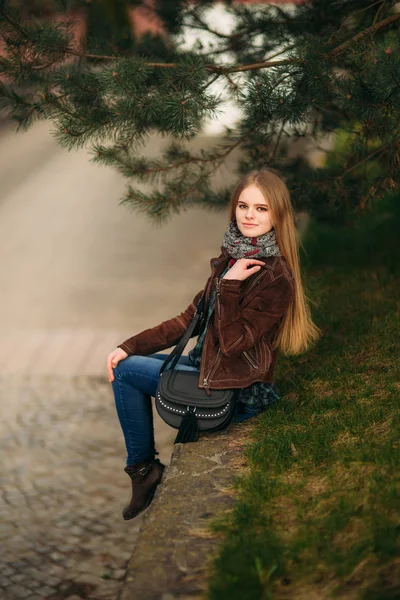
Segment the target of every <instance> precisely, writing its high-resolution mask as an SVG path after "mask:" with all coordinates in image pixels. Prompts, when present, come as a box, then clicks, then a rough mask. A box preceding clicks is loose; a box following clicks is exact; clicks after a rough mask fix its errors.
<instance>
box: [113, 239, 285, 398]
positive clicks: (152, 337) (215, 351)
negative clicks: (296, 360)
mask: <svg viewBox="0 0 400 600" xmlns="http://www.w3.org/2000/svg"><path fill="white" fill-rule="evenodd" d="M221 251H222V253H221V254H220V256H219V257H218V258H212V259H211V261H210V265H211V275H210V277H209V278H208V280H207V283H206V285H205V288H204V289H205V290H206V296H205V314H207V307H208V304H209V300H210V296H211V292H212V290H213V289H215V288H216V292H217V295H216V302H215V310H214V312H213V315H212V317H211V318H210V321H209V323H208V327H207V332H206V336H205V338H204V342H203V349H202V355H201V364H200V376H199V383H198V387H199V388H205V389H206V391H207V389H208V388H211V389H224V388H227V389H229V388H243V387H247V386H249V385H251V384H252V383H254V382H256V381H262V382H265V383H268V382H272V381H273V376H274V370H275V363H276V358H277V349H275V350H273V349H272V342H273V340H274V339H275V336H276V333H277V330H278V327H279V324H280V322H281V320H282V318H283V316H284V314H285V312H286V310H287V308H288V306H289V305H290V302H291V301H292V299H293V295H294V284H293V276H292V273H291V271H290V270H289V267H288V264H287V262H286V260H285V258H283V257H282V256H271V257H267V258H262V259H261V260H262V261H263V262H265V266H263V267H261V269H260V270H259V271H258V272H257V273H254V275H251V276H250V277H248V278H247V279H245V280H244V281H241V280H239V279H220V275H221V274H222V272H223V271H224V269H225V268H226V267H227V265H228V262H229V260H230V259H231V257H230V256H229V254H228V252H227V250H226V248H224V247H223V246H222V247H221ZM204 289H203V290H201V291H200V292H198V293H197V294H196V296H195V297H194V299H193V302H192V303H191V304H190V305H189V306H188V308H187V309H186V310H185V311H184V312H182V313H181V314H179V315H178V316H176V317H174V318H172V319H168V320H167V321H163V322H162V323H160V324H159V325H157V326H156V327H153V328H151V329H146V330H145V331H142V332H141V333H138V334H137V335H134V336H133V337H131V338H128V339H127V340H125V341H124V342H123V343H122V344H119V346H118V347H119V348H122V350H125V352H126V353H127V354H128V355H132V354H139V355H142V356H148V355H149V354H153V353H155V352H159V351H160V350H165V349H166V348H169V347H171V346H174V345H176V344H177V342H178V341H179V339H180V338H181V337H182V335H183V334H184V332H185V331H186V329H187V327H188V325H189V323H190V321H191V320H192V318H193V315H194V313H195V311H196V307H197V304H198V302H199V301H200V298H201V296H202V293H203V291H204ZM196 329H198V328H197V327H196ZM196 329H195V331H194V332H193V335H192V337H193V336H195V335H197V334H198V331H196Z"/></svg>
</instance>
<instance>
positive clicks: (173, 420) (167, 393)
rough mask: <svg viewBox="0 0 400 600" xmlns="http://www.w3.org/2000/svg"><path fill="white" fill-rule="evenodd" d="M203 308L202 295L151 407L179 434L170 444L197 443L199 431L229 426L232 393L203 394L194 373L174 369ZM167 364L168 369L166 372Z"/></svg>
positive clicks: (160, 382)
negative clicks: (154, 407)
mask: <svg viewBox="0 0 400 600" xmlns="http://www.w3.org/2000/svg"><path fill="white" fill-rule="evenodd" d="M204 304H205V292H204V293H203V296H202V297H201V299H200V302H199V304H198V306H197V309H196V312H195V315H194V317H193V319H192V321H191V322H190V324H189V327H188V328H187V330H186V332H185V333H184V335H183V336H182V337H181V339H180V340H179V342H178V344H177V345H176V346H175V348H174V349H173V350H172V352H171V353H170V354H169V355H168V357H167V358H166V359H165V361H164V362H163V364H162V366H161V370H160V379H159V382H158V386H157V391H156V395H155V405H156V409H157V412H158V414H159V415H160V417H161V418H162V419H163V420H164V421H165V422H166V423H167V424H168V425H170V426H171V427H174V428H175V429H178V430H179V431H178V434H177V436H176V439H175V442H174V444H179V443H186V442H197V441H198V439H199V432H200V431H209V432H211V431H219V430H221V429H225V427H227V426H228V425H229V423H230V422H231V420H232V417H233V412H234V409H235V390H229V389H226V390H208V393H206V391H205V390H204V389H203V388H199V387H198V386H197V384H198V380H199V372H198V371H180V370H176V369H175V368H174V367H175V365H176V364H177V362H178V360H179V358H180V356H181V354H182V352H183V349H184V348H185V346H186V344H187V343H188V341H189V339H190V337H191V335H192V334H193V332H194V331H195V327H196V326H197V325H198V324H199V323H201V322H202V318H203V312H204ZM171 360H172V363H171V368H170V369H167V368H166V367H167V364H168V363H169V362H170V361H171Z"/></svg>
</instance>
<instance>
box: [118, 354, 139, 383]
mask: <svg viewBox="0 0 400 600" xmlns="http://www.w3.org/2000/svg"><path fill="white" fill-rule="evenodd" d="M138 358H143V356H139V355H137V354H131V355H130V356H127V357H126V358H124V359H123V360H120V361H119V363H118V364H117V366H116V367H115V368H114V369H113V371H114V377H117V378H120V377H123V376H124V374H125V373H129V372H130V373H131V372H132V371H133V372H134V371H136V370H137V367H138Z"/></svg>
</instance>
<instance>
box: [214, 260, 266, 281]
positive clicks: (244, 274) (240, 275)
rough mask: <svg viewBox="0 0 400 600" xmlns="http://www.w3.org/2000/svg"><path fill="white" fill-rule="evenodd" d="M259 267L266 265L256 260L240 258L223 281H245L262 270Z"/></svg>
mask: <svg viewBox="0 0 400 600" xmlns="http://www.w3.org/2000/svg"><path fill="white" fill-rule="evenodd" d="M251 265H254V266H251ZM259 265H265V262H263V261H262V260H256V259H255V258H239V259H238V260H237V261H236V262H235V264H234V265H233V267H231V268H230V269H229V271H228V272H227V273H226V275H225V276H224V277H223V278H222V279H239V280H240V281H244V280H245V279H247V278H248V277H250V276H251V275H254V273H257V271H259V270H260V269H261V266H259Z"/></svg>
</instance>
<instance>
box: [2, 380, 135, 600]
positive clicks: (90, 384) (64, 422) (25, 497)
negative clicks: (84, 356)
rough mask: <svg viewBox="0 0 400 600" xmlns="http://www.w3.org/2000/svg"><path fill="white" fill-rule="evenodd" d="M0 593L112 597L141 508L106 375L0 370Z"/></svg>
mask: <svg viewBox="0 0 400 600" xmlns="http://www.w3.org/2000/svg"><path fill="white" fill-rule="evenodd" d="M0 386H1V387H0V389H1V406H2V419H1V422H0V439H1V446H2V450H1V454H2V473H1V497H0V548H1V550H0V598H1V599H2V600H14V599H18V598H26V599H27V600H28V599H29V600H39V599H43V598H47V599H50V598H51V599H54V600H59V599H62V598H69V599H71V600H72V599H74V600H77V598H94V599H96V600H97V599H99V600H100V599H103V598H104V599H110V600H111V599H114V598H116V595H117V592H118V590H119V588H120V586H121V580H122V578H123V577H124V574H125V569H126V565H127V562H128V559H129V557H130V555H131V553H132V548H133V544H134V541H135V537H136V534H137V532H138V530H139V528H140V522H141V517H138V518H137V519H135V520H133V521H131V522H129V523H128V524H127V523H125V522H124V521H123V519H122V517H121V515H120V512H121V509H122V507H123V505H124V502H125V501H126V500H127V499H129V498H128V496H129V485H128V481H127V480H126V475H125V473H123V471H122V468H123V464H122V461H121V457H122V456H123V455H124V448H123V443H122V438H121V435H120V431H119V426H118V425H117V421H116V418H115V414H114V413H115V409H114V406H113V403H112V398H111V396H110V390H109V384H108V383H105V382H104V381H101V380H100V379H98V380H95V379H94V378H90V379H88V378H85V377H77V378H60V377H40V378H34V377H19V376H18V377H15V376H8V377H4V376H3V377H2V379H1V381H0Z"/></svg>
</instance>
